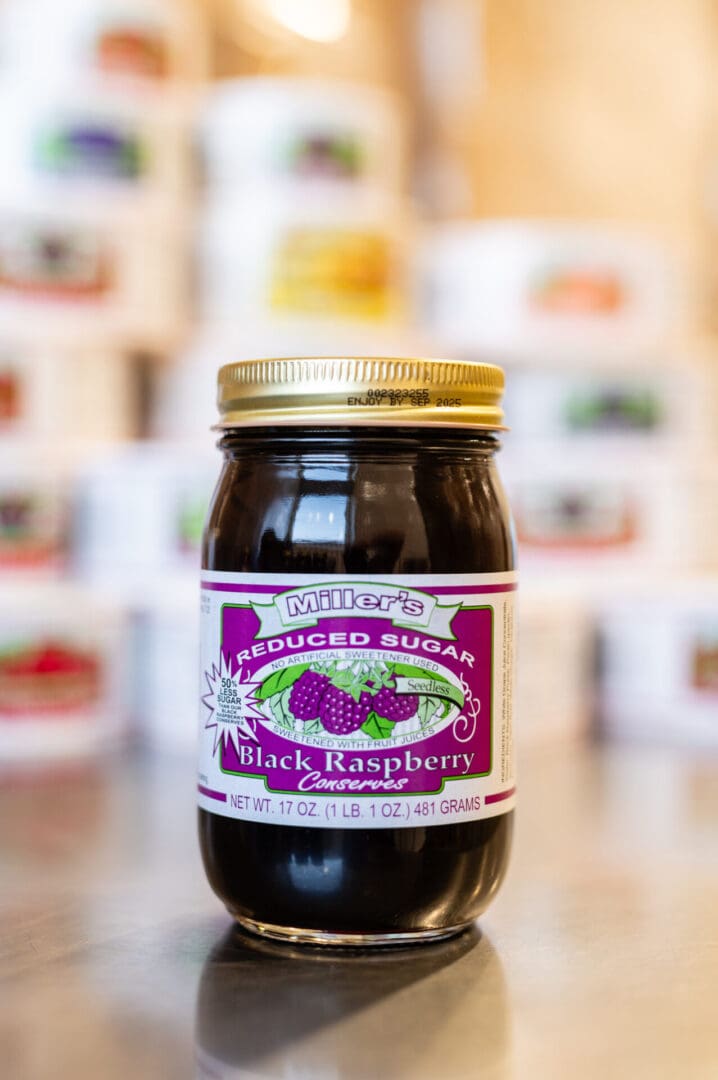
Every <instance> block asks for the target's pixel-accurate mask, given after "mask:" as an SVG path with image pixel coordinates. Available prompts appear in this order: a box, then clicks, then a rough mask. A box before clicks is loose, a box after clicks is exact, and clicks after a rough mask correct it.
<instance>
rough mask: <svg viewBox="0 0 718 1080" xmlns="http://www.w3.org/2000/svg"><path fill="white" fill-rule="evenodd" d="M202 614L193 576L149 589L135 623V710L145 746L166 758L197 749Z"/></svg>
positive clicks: (138, 728) (138, 729) (195, 580)
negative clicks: (199, 617)
mask: <svg viewBox="0 0 718 1080" xmlns="http://www.w3.org/2000/svg"><path fill="white" fill-rule="evenodd" d="M198 610H199V597H198V592H197V579H196V577H193V576H192V575H188V579H187V580H186V581H180V582H177V583H175V584H173V585H172V586H170V587H169V588H165V587H163V586H162V584H161V583H159V582H158V583H157V584H156V585H155V586H154V587H152V588H149V589H147V591H146V592H145V593H144V595H143V597H142V601H141V605H140V608H139V610H138V611H137V613H136V614H135V617H134V619H133V656H134V679H133V693H134V698H135V700H134V706H133V710H132V712H133V716H134V718H135V723H136V725H137V735H138V737H139V739H140V741H141V742H142V744H143V745H145V746H147V747H149V748H151V749H152V750H155V751H158V752H160V753H162V754H178V755H182V754H185V755H190V754H194V753H195V752H196V749H197V724H198V719H197V717H198V694H197V691H198V686H197V671H198V669H199V620H198V618H197V614H198ZM204 692H205V691H204V690H202V689H200V694H201V693H204Z"/></svg>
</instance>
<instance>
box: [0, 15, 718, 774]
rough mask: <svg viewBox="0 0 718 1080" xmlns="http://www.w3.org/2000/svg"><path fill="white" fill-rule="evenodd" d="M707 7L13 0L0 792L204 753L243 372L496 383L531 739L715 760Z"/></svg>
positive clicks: (0, 173) (1, 100) (717, 278)
mask: <svg viewBox="0 0 718 1080" xmlns="http://www.w3.org/2000/svg"><path fill="white" fill-rule="evenodd" d="M716 50H718V13H717V12H716V9H715V5H714V4H712V3H711V2H709V0H684V2H683V3H680V4H678V3H671V2H669V0H665V2H664V0H633V2H632V3H631V4H624V3H619V2H618V0H609V2H607V3H603V4H600V5H595V4H590V3H586V2H584V0H553V2H552V3H551V4H540V5H538V4H535V3H531V2H530V0H483V2H481V0H391V3H387V2H386V0H203V2H202V0H196V2H194V3H193V2H192V0H2V2H1V3H0V146H1V147H2V152H1V157H0V165H1V167H0V768H2V769H3V770H7V771H11V772H13V773H17V772H19V771H22V770H27V769H31V770H33V769H38V768H44V767H46V766H48V765H50V764H51V763H57V762H63V763H69V762H77V761H83V760H84V761H88V760H90V761H91V760H92V759H93V757H99V756H104V755H105V754H106V753H108V752H111V751H112V750H114V749H115V748H116V747H118V746H120V745H122V744H126V743H128V742H132V743H135V744H142V745H144V746H147V747H152V748H155V749H162V750H163V751H165V752H168V753H176V754H183V753H184V754H187V755H191V753H192V751H193V747H194V740H195V731H196V725H197V704H196V703H197V672H198V663H197V659H196V653H197V644H198V643H197V631H198V627H197V569H198V565H199V563H198V556H199V541H200V535H201V529H202V524H203V518H204V513H205V509H206V506H207V502H208V499H209V496H210V494H211V491H212V488H213V485H214V482H215V479H216V476H217V474H218V471H219V467H220V457H219V454H218V453H217V451H216V450H215V449H214V439H215V437H214V436H213V435H212V433H211V432H210V430H209V429H210V426H211V424H212V423H213V422H214V419H215V408H214V395H215V379H216V372H217V369H218V368H219V366H220V365H221V364H223V363H226V362H229V361H232V360H235V359H238V358H241V357H243V356H255V355H269V356H281V355H297V354H304V353H308V354H312V353H315V352H316V353H328V354H333V355H337V354H341V353H351V352H359V353H364V354H376V355H403V354H407V355H438V356H452V357H455V356H460V357H464V358H467V359H470V360H484V361H495V362H498V363H501V364H502V365H503V366H505V368H506V370H507V382H508V391H507V402H506V408H507V417H508V423H509V425H510V427H511V432H510V434H509V435H508V436H507V437H506V440H505V449H504V452H503V453H502V457H501V462H500V465H501V468H502V473H503V476H504V479H505V483H506V486H507V488H508V490H509V494H510V497H511V500H512V504H513V507H514V511H515V515H516V522H517V530H518V536H519V541H520V546H521V568H522V582H523V584H522V599H521V622H520V643H519V648H520V667H519V672H520V674H519V687H518V725H517V738H518V741H519V743H520V744H523V745H528V744H531V743H548V742H560V741H562V740H564V741H565V740H581V739H584V740H586V739H589V738H601V739H610V740H614V739H615V740H642V741H644V742H651V743H663V744H669V745H672V746H675V747H676V748H679V747H694V748H702V747H708V746H713V747H714V748H715V747H716V746H718V499H717V498H716V480H717V477H718V379H717V374H716V373H717V367H718V361H717V359H716V346H715V344H714V343H713V339H712V336H711V335H712V332H713V331H714V330H715V329H716V326H715V325H714V324H715V323H716V319H715V300H716V290H717V289H718V260H717V259H716V255H715V252H716V231H717V230H718V116H717V115H716V108H715V100H716V86H715V56H716Z"/></svg>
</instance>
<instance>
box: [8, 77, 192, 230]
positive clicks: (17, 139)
mask: <svg viewBox="0 0 718 1080" xmlns="http://www.w3.org/2000/svg"><path fill="white" fill-rule="evenodd" d="M193 115H194V106H193V102H192V98H191V97H190V95H189V94H188V93H186V92H185V91H183V90H179V89H174V88H173V89H171V90H167V91H165V92H164V93H163V94H162V95H161V96H159V95H158V96H157V97H155V98H153V99H151V100H150V101H145V100H143V99H141V98H138V97H136V96H133V95H128V94H127V93H125V92H124V91H123V90H122V88H117V87H112V86H110V87H107V86H106V85H105V84H104V83H102V82H101V81H98V80H96V79H81V78H75V79H74V80H72V81H70V82H65V81H61V82H57V81H55V80H52V79H47V78H46V79H43V80H42V81H41V82H39V81H37V80H32V81H31V80H28V79H25V80H18V79H4V80H2V81H0V142H2V146H3V176H2V181H1V183H2V190H4V191H6V192H7V193H8V195H9V197H10V198H11V197H12V195H13V194H14V193H16V192H22V193H23V195H24V196H36V197H37V198H38V199H42V198H43V197H44V198H45V199H46V200H47V201H48V204H49V205H53V204H54V202H55V200H58V199H60V200H62V206H63V207H68V206H69V207H72V205H73V204H75V205H78V206H82V205H85V204H86V203H87V202H92V201H93V200H98V204H99V206H100V207H104V208H105V210H106V212H107V213H110V211H111V208H112V207H113V206H116V205H119V206H120V207H121V206H123V205H127V206H128V207H130V208H134V209H136V210H141V209H142V207H143V204H144V202H145V201H146V202H147V204H148V206H147V210H148V214H149V216H150V217H151V215H152V209H153V202H152V200H153V199H155V200H156V199H161V200H163V202H164V204H165V206H166V207H167V206H171V205H173V204H176V212H177V213H182V212H184V211H185V210H186V209H187V200H188V198H189V196H190V195H191V193H192V187H193V182H194V165H193V160H192V147H191V132H192V122H193Z"/></svg>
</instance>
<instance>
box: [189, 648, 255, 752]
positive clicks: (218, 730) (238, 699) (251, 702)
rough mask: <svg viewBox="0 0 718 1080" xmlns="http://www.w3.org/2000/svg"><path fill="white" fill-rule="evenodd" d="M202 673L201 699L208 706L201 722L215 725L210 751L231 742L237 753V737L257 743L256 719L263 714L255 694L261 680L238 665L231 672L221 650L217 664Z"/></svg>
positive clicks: (208, 726) (209, 727)
mask: <svg viewBox="0 0 718 1080" xmlns="http://www.w3.org/2000/svg"><path fill="white" fill-rule="evenodd" d="M204 677H205V680H206V682H207V690H208V692H207V693H206V694H205V695H204V696H203V698H202V702H203V704H204V705H206V706H207V708H208V709H209V716H208V717H207V720H206V722H205V725H204V726H205V729H206V730H210V729H212V728H214V749H213V751H212V752H213V754H216V753H217V750H218V748H219V746H220V745H224V746H225V747H226V746H228V745H229V744H230V742H231V743H232V744H233V746H234V748H235V750H236V751H237V753H238V754H239V740H240V739H249V740H251V742H255V743H258V742H259V739H258V738H257V720H258V719H262V720H263V719H265V717H264V713H263V712H262V711H261V710H260V708H259V702H258V701H257V699H256V698H255V696H254V694H255V690H256V689H257V688H258V687H260V686H261V685H262V684H261V683H259V682H252V681H251V680H249V679H247V678H246V677H245V675H244V670H243V668H241V667H240V668H239V670H238V671H236V672H235V674H234V675H232V673H231V670H230V665H229V662H228V661H227V660H226V659H225V656H224V654H221V655H220V661H219V667H218V666H217V665H216V664H212V670H211V671H205V673H204Z"/></svg>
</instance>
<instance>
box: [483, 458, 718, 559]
mask: <svg viewBox="0 0 718 1080" xmlns="http://www.w3.org/2000/svg"><path fill="white" fill-rule="evenodd" d="M716 468H718V459H716V458H715V457H711V456H705V455H700V454H694V455H690V456H686V457H685V458H683V459H682V460H679V459H676V458H675V457H674V456H671V455H668V456H667V457H665V458H661V457H659V456H656V455H655V454H653V453H651V452H650V450H647V451H646V452H639V451H635V452H634V453H633V454H631V455H630V456H627V455H626V454H625V453H623V452H622V451H621V450H620V449H619V448H617V447H607V446H602V445H600V444H598V445H597V443H596V441H595V440H593V441H592V442H590V443H586V444H584V445H582V446H580V447H579V446H574V447H571V450H570V452H569V451H568V449H567V445H566V443H565V442H553V443H549V442H546V443H543V444H540V445H539V444H537V443H531V444H529V445H528V446H526V447H523V448H522V447H520V446H518V445H517V446H516V447H512V448H511V449H510V450H509V451H508V452H507V453H506V461H505V463H504V480H505V485H506V488H507V491H508V493H509V496H510V498H511V502H512V506H513V509H514V519H515V522H516V533H517V538H518V542H519V550H520V553H521V563H522V569H523V570H524V572H525V573H526V575H527V576H528V575H535V576H536V577H537V578H538V577H540V576H541V575H542V574H546V573H550V574H555V573H556V572H560V573H561V575H562V576H563V577H564V578H569V577H571V576H577V577H583V576H586V575H588V576H590V575H595V574H598V575H602V574H604V573H605V572H606V571H611V572H615V573H621V572H625V573H634V572H637V571H638V572H644V571H650V570H652V569H653V570H655V569H659V568H667V567H681V568H685V567H711V566H717V565H718V541H717V539H716V538H717V537H718V504H716V500H715V495H714V491H715V475H716Z"/></svg>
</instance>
